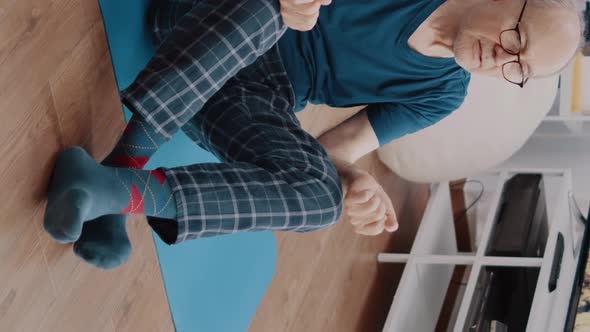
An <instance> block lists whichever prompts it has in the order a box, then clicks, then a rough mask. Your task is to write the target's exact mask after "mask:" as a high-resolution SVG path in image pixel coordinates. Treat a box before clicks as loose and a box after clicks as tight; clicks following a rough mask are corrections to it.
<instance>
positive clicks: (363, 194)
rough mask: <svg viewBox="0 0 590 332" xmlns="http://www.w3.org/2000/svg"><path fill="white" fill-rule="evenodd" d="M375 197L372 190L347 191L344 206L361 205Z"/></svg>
mask: <svg viewBox="0 0 590 332" xmlns="http://www.w3.org/2000/svg"><path fill="white" fill-rule="evenodd" d="M373 196H375V192H374V191H372V190H363V191H349V192H348V195H346V198H345V199H344V203H345V204H363V203H366V202H368V201H369V200H370V199H371V198H373Z"/></svg>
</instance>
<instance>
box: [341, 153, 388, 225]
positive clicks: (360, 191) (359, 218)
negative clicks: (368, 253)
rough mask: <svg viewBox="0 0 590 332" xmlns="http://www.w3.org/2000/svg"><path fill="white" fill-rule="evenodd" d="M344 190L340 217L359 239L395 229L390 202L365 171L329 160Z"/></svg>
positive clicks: (345, 163) (342, 161)
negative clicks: (348, 221)
mask: <svg viewBox="0 0 590 332" xmlns="http://www.w3.org/2000/svg"><path fill="white" fill-rule="evenodd" d="M331 159H332V161H333V162H334V166H336V169H337V170H338V173H339V175H340V178H341V180H342V187H343V190H344V214H346V215H348V217H349V220H350V223H351V224H352V225H353V226H354V230H355V232H356V233H358V234H362V235H379V234H381V233H382V232H383V230H386V231H388V232H395V231H396V230H397V229H398V222H397V217H396V215H395V210H394V208H393V204H392V203H391V199H389V196H387V193H385V190H383V188H382V187H381V185H380V184H379V183H377V181H376V180H375V178H374V177H373V176H372V175H371V174H369V173H368V172H367V171H365V170H363V169H361V168H359V167H358V166H355V165H354V164H351V163H349V162H346V161H344V160H342V159H338V158H334V157H332V158H331Z"/></svg>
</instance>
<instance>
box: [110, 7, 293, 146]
mask: <svg viewBox="0 0 590 332" xmlns="http://www.w3.org/2000/svg"><path fill="white" fill-rule="evenodd" d="M285 29H286V28H285V26H284V25H283V23H282V20H281V15H280V7H279V3H278V0H202V1H193V3H192V4H191V8H190V10H189V11H188V13H186V14H185V15H184V16H182V18H181V19H180V20H179V21H178V22H177V23H176V25H175V27H174V30H173V33H171V34H170V35H169V36H168V37H167V38H166V39H165V40H164V41H163V42H162V44H160V46H159V47H158V50H157V51H156V55H155V56H154V57H153V58H152V60H151V61H150V62H149V63H148V64H147V66H146V68H144V69H143V70H142V71H141V73H140V74H139V75H138V77H137V78H136V80H135V81H134V82H133V83H132V84H131V85H130V86H129V87H128V88H127V89H125V90H124V91H123V92H122V93H121V98H122V100H123V102H124V103H125V104H126V105H127V106H128V107H129V108H130V110H132V111H133V112H135V113H138V114H140V115H142V116H143V118H144V119H145V120H146V121H147V122H148V123H149V124H151V125H152V126H153V127H154V129H155V130H156V132H157V133H159V134H161V135H162V136H163V137H165V138H170V137H171V136H172V135H174V134H175V133H176V132H177V131H178V130H179V129H180V128H181V127H182V126H183V125H184V124H185V123H186V122H187V121H189V120H190V119H191V118H192V117H193V116H194V115H195V114H196V113H197V112H198V111H199V110H200V109H201V108H202V107H203V105H204V104H205V103H206V102H207V100H209V98H211V96H213V95H214V94H215V93H216V92H217V91H219V89H221V87H222V86H223V85H224V84H225V83H226V82H227V81H228V80H229V79H230V78H231V77H233V76H235V75H236V74H237V72H238V71H239V70H240V69H242V68H244V67H246V66H248V65H249V64H251V63H253V62H254V60H256V58H257V57H259V56H260V55H262V54H264V53H265V52H266V51H267V50H268V49H270V48H271V47H272V46H273V45H274V44H275V43H276V42H277V41H278V40H279V38H280V37H281V36H282V34H283V33H284V31H285Z"/></svg>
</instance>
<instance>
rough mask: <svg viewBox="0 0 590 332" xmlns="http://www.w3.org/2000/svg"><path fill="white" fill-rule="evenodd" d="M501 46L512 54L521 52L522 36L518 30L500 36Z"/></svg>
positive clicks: (507, 31) (508, 31) (505, 32)
mask: <svg viewBox="0 0 590 332" xmlns="http://www.w3.org/2000/svg"><path fill="white" fill-rule="evenodd" d="M500 44H501V45H502V48H503V49H504V50H505V51H506V52H508V53H511V54H518V53H519V52H520V48H521V44H520V34H519V33H518V32H517V31H516V30H506V31H503V32H502V33H501V34H500Z"/></svg>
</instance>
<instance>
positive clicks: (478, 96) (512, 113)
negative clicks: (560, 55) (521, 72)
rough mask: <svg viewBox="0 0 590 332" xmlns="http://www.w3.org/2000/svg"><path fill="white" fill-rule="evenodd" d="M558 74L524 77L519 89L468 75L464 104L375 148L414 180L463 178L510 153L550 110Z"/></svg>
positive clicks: (389, 165)
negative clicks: (468, 83) (419, 128)
mask: <svg viewBox="0 0 590 332" xmlns="http://www.w3.org/2000/svg"><path fill="white" fill-rule="evenodd" d="M557 82H558V76H554V77H549V78H543V79H536V80H531V81H529V82H527V84H526V85H525V87H524V88H523V89H521V88H519V87H518V86H516V85H511V84H508V83H506V82H504V81H502V80H498V79H495V78H488V77H481V76H476V75H473V76H472V78H471V84H470V85H469V89H468V94H467V97H466V98H465V102H464V103H463V105H462V106H461V107H460V108H459V109H458V110H456V111H455V112H453V113H452V114H451V115H449V116H448V117H446V118H445V119H443V120H442V121H440V122H438V123H437V124H435V125H433V126H431V127H429V128H426V129H423V130H420V131H418V132H416V133H414V134H411V135H407V136H405V137H402V138H400V139H398V140H396V141H393V142H391V143H389V144H387V145H385V146H383V147H381V148H380V149H379V151H378V153H379V157H380V158H381V160H382V161H383V162H384V163H385V164H386V165H387V166H388V167H389V168H391V169H392V170H393V171H394V172H395V173H397V174H398V175H400V176H401V177H403V178H405V179H408V180H411V181H415V182H438V181H450V180H456V179H460V178H465V177H468V176H471V175H474V174H476V173H480V172H482V171H485V170H487V169H490V168H493V167H494V166H497V165H498V164H500V163H502V162H503V161H504V160H506V159H508V158H509V157H510V156H511V155H512V154H514V153H515V152H516V151H517V150H518V149H520V147H522V145H523V144H524V143H525V142H526V140H527V139H528V138H529V137H530V136H531V134H532V133H533V132H534V130H535V129H536V128H537V126H538V125H539V124H540V123H541V121H542V120H543V118H544V117H545V115H546V114H547V112H548V111H549V110H550V109H551V106H552V105H553V102H554V100H555V96H556V93H557Z"/></svg>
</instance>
